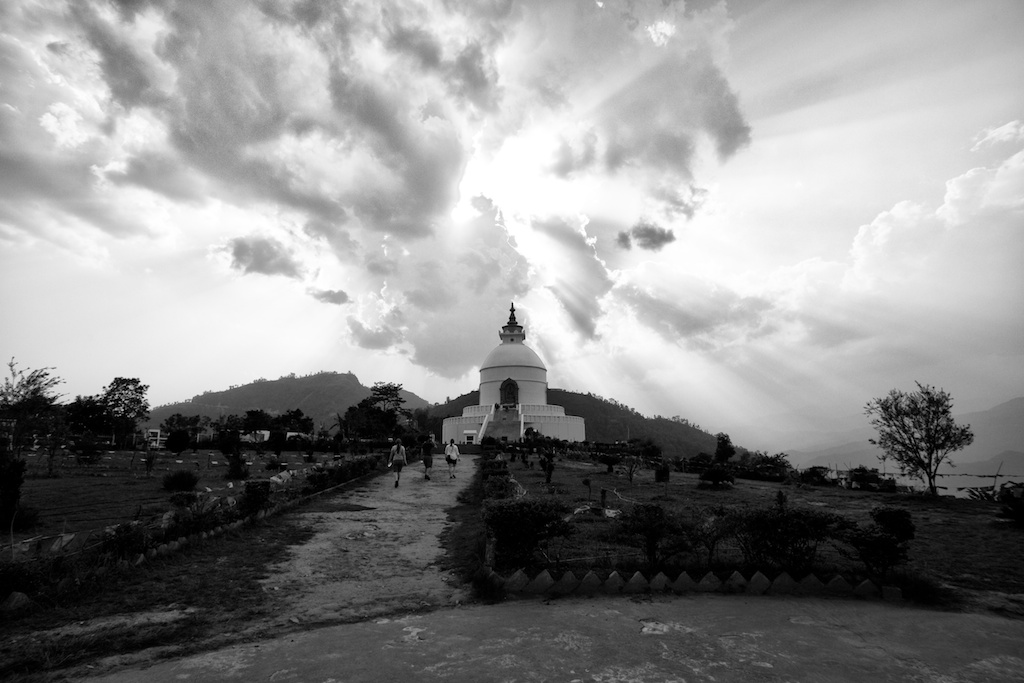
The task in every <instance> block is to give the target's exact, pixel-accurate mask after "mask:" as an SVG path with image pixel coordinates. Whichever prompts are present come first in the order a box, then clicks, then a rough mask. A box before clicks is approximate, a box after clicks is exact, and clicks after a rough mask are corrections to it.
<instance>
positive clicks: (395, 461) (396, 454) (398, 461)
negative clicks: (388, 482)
mask: <svg viewBox="0 0 1024 683" xmlns="http://www.w3.org/2000/svg"><path fill="white" fill-rule="evenodd" d="M405 463H406V459H405V446H403V445H402V440H401V439H395V445H394V446H392V447H391V455H389V456H388V467H390V468H391V469H392V470H393V471H394V473H395V488H396V489H397V488H398V480H399V479H400V478H401V476H402V468H403V467H405Z"/></svg>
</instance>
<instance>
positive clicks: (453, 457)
mask: <svg viewBox="0 0 1024 683" xmlns="http://www.w3.org/2000/svg"><path fill="white" fill-rule="evenodd" d="M444 461H445V462H446V463H448V478H449V479H454V478H455V465H456V464H457V463H458V462H459V447H458V446H456V445H455V439H452V440H451V441H449V442H448V445H447V446H445V447H444Z"/></svg>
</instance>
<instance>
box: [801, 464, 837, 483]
mask: <svg viewBox="0 0 1024 683" xmlns="http://www.w3.org/2000/svg"><path fill="white" fill-rule="evenodd" d="M800 483H801V484H810V485H812V486H830V485H831V484H832V479H831V478H830V477H829V469H828V468H827V467H823V466H821V465H816V466H815V467H808V468H807V469H806V470H803V471H802V472H800Z"/></svg>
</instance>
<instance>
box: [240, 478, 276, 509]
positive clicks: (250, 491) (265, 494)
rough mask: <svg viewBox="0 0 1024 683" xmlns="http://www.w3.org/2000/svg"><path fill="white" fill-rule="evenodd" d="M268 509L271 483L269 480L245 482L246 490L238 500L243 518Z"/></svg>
mask: <svg viewBox="0 0 1024 683" xmlns="http://www.w3.org/2000/svg"><path fill="white" fill-rule="evenodd" d="M268 507H270V482H269V481H267V480H260V481H247V482H245V490H244V491H243V492H242V496H241V498H239V500H238V508H239V511H240V512H241V513H242V516H243V517H248V516H250V515H254V514H256V513H257V512H259V511H260V510H263V509H265V508H268Z"/></svg>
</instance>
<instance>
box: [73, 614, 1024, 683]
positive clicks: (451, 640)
mask: <svg viewBox="0 0 1024 683" xmlns="http://www.w3.org/2000/svg"><path fill="white" fill-rule="evenodd" d="M1022 673H1024V621H1019V620H1011V619H1005V618H1001V617H996V616H989V615H982V614H962V613H950V612H934V611H928V610H922V609H918V608H912V607H907V606H901V605H892V604H888V603H880V602H865V601H858V600H851V599H832V600H829V599H824V598H787V597H747V596H725V595H694V596H683V597H668V596H658V597H653V598H652V597H639V596H634V597H627V596H616V597H596V598H571V599H565V600H559V601H552V602H543V601H540V600H523V601H513V602H506V603H502V604H497V605H477V606H473V607H468V608H456V609H446V610H439V611H435V612H430V613H426V614H417V615H409V616H402V617H397V618H382V619H377V620H374V621H368V622H362V623H357V624H348V625H343V626H331V627H326V628H322V629H318V630H313V631H307V632H303V633H298V634H292V635H289V636H286V637H282V638H279V639H277V640H272V641H267V642H262V643H254V644H246V645H238V646H234V647H229V648H225V649H223V650H218V651H215V652H209V653H205V654H200V655H195V656H192V657H187V658H185V659H181V660H177V661H170V662H162V663H159V664H156V665H154V666H151V667H148V668H146V669H141V670H129V671H123V672H119V673H116V674H113V675H108V676H103V677H101V678H96V679H90V680H94V681H108V682H111V683H113V682H124V683H127V682H129V681H132V682H134V681H140V680H145V681H146V682H147V683H171V682H172V681H174V682H180V681H317V682H323V683H327V682H341V681H344V682H345V683H356V682H359V681H479V682H481V683H486V682H489V681H495V682H497V681H507V682H513V681H514V682H520V681H579V682H584V681H586V682H590V681H599V682H602V683H613V682H618V681H623V682H625V681H630V682H637V683H646V682H654V681H659V682H661V681H678V682H683V681H688V682H692V681H718V682H723V681H737V682H739V681H743V682H747V681H814V682H816V683H820V682H827V681H872V682H875V683H878V682H883V681H943V682H950V683H952V682H958V681H965V682H967V681H969V682H977V683H1001V682H1004V681H1005V682H1007V683H1009V682H1010V681H1013V682H1015V683H1016V682H1019V681H1020V680H1022Z"/></svg>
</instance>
